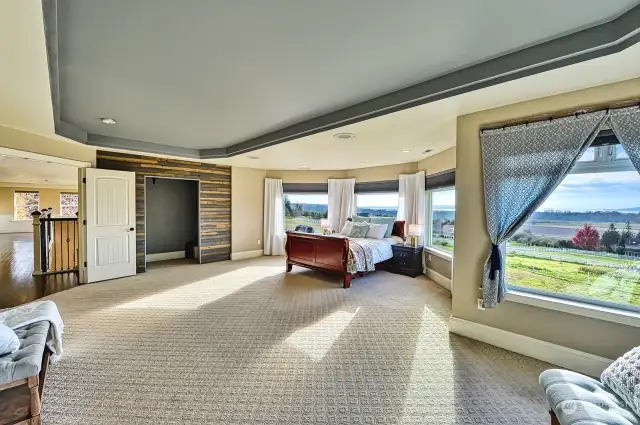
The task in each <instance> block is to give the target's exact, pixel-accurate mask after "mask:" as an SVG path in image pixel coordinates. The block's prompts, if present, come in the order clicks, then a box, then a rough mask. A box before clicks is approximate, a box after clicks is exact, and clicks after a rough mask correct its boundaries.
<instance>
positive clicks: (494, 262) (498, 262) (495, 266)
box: [489, 244, 502, 280]
mask: <svg viewBox="0 0 640 425" xmlns="http://www.w3.org/2000/svg"><path fill="white" fill-rule="evenodd" d="M501 256H502V254H501V253H500V247H499V246H498V245H496V244H491V268H490V269H489V279H491V280H493V279H495V278H496V272H497V271H500V270H502V258H501Z"/></svg>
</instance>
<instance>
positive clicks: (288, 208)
mask: <svg viewBox="0 0 640 425" xmlns="http://www.w3.org/2000/svg"><path fill="white" fill-rule="evenodd" d="M284 215H286V216H287V217H293V210H292V209H291V201H290V200H289V196H287V195H284Z"/></svg>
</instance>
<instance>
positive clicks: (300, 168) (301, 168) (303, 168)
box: [298, 165, 309, 170]
mask: <svg viewBox="0 0 640 425" xmlns="http://www.w3.org/2000/svg"><path fill="white" fill-rule="evenodd" d="M307 168H309V167H307V166H306V165H303V166H301V167H298V169H299V170H306V169H307Z"/></svg>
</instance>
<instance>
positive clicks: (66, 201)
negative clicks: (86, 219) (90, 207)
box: [60, 193, 78, 217]
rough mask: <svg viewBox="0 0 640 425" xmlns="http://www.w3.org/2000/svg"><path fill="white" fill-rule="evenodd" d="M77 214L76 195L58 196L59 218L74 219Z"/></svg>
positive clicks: (63, 194)
mask: <svg viewBox="0 0 640 425" xmlns="http://www.w3.org/2000/svg"><path fill="white" fill-rule="evenodd" d="M77 212H78V194H77V193H61V194H60V216H61V217H76V213H77Z"/></svg>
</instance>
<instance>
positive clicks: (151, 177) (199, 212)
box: [143, 176, 202, 270]
mask: <svg viewBox="0 0 640 425" xmlns="http://www.w3.org/2000/svg"><path fill="white" fill-rule="evenodd" d="M147 179H166V180H186V181H193V182H197V183H198V199H197V202H198V216H197V217H196V218H197V220H198V258H197V260H198V264H202V241H201V239H202V228H201V225H202V223H201V222H200V217H201V216H202V215H201V211H200V207H201V205H200V190H201V187H200V179H184V178H181V177H157V176H144V187H143V191H144V196H143V199H144V269H145V270H147V230H148V227H147V213H148V210H147Z"/></svg>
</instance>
